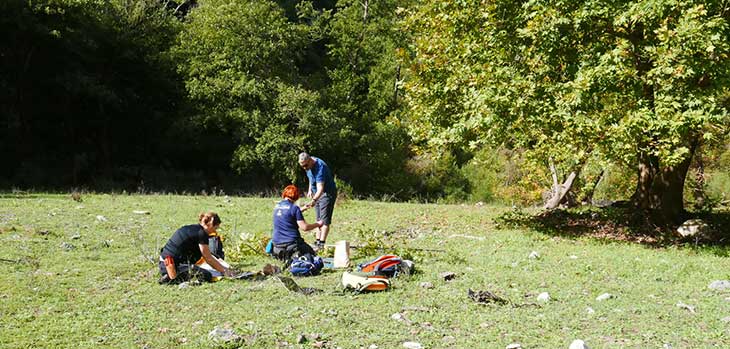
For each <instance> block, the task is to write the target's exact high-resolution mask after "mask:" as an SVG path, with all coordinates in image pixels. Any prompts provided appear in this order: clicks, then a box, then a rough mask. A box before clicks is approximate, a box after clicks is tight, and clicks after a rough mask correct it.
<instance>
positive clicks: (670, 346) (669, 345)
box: [662, 343, 673, 349]
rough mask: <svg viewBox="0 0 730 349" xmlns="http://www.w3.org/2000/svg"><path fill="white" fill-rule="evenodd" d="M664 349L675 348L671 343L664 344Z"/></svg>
mask: <svg viewBox="0 0 730 349" xmlns="http://www.w3.org/2000/svg"><path fill="white" fill-rule="evenodd" d="M662 348H664V349H672V348H673V347H672V345H671V344H669V343H664V345H662Z"/></svg>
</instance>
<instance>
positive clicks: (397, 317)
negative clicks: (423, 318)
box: [390, 313, 405, 321]
mask: <svg viewBox="0 0 730 349" xmlns="http://www.w3.org/2000/svg"><path fill="white" fill-rule="evenodd" d="M390 318H391V319H393V320H396V321H403V320H404V319H405V318H404V317H403V314H401V313H395V314H393V315H391V316H390Z"/></svg>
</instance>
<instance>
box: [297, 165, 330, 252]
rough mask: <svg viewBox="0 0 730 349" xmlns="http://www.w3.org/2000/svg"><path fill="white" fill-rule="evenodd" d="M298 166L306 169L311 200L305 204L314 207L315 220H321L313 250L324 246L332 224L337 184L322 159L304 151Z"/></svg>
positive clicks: (308, 192)
mask: <svg viewBox="0 0 730 349" xmlns="http://www.w3.org/2000/svg"><path fill="white" fill-rule="evenodd" d="M299 166H301V167H302V168H303V169H304V170H305V171H307V179H308V180H309V186H308V190H307V197H308V198H311V199H312V201H311V202H310V203H309V204H308V205H307V206H308V207H314V212H315V215H316V219H317V221H321V222H322V226H321V227H320V228H319V229H318V230H317V232H316V233H315V237H316V240H315V242H314V244H315V246H314V248H315V250H321V249H323V248H324V246H325V241H326V240H327V235H328V234H329V231H330V227H331V226H332V212H333V211H334V209H335V201H336V200H337V186H336V185H335V178H334V176H333V175H332V171H331V170H330V168H329V166H327V164H326V163H325V162H324V161H322V159H320V158H317V157H314V156H310V155H309V154H307V153H306V152H302V153H300V154H299Z"/></svg>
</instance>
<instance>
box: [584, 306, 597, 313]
mask: <svg viewBox="0 0 730 349" xmlns="http://www.w3.org/2000/svg"><path fill="white" fill-rule="evenodd" d="M595 312H596V311H595V310H593V308H591V307H586V313H588V314H593V313H595Z"/></svg>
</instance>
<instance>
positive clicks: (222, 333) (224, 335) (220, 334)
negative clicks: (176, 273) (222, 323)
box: [181, 284, 241, 342]
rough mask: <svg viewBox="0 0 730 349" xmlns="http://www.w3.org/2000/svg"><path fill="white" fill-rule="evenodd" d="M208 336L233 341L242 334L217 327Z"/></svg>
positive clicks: (223, 340)
mask: <svg viewBox="0 0 730 349" xmlns="http://www.w3.org/2000/svg"><path fill="white" fill-rule="evenodd" d="M181 285H182V284H181ZM208 338H209V339H211V340H213V341H214V342H232V341H238V340H240V339H241V336H239V335H237V334H236V333H235V332H233V330H230V329H227V328H218V327H216V328H214V329H213V330H212V331H210V333H208Z"/></svg>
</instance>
